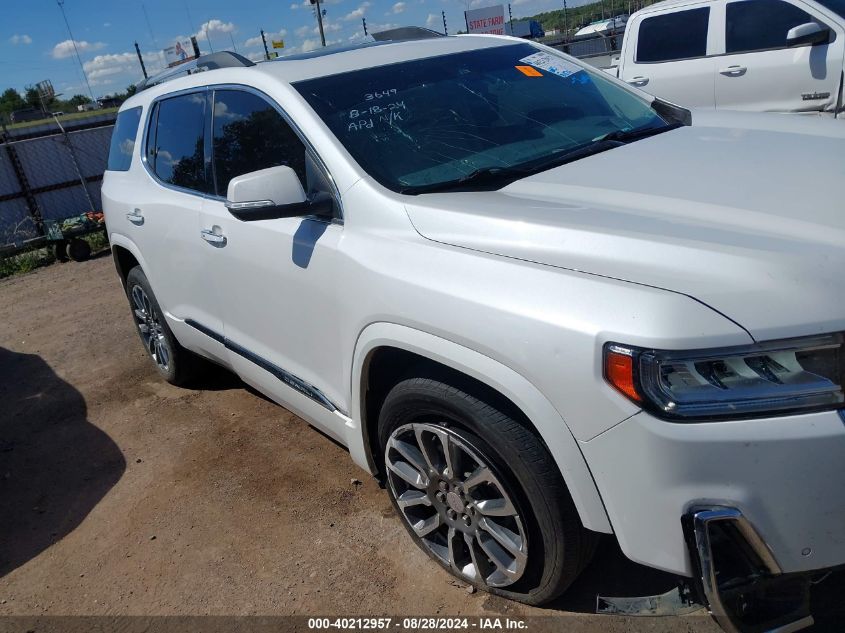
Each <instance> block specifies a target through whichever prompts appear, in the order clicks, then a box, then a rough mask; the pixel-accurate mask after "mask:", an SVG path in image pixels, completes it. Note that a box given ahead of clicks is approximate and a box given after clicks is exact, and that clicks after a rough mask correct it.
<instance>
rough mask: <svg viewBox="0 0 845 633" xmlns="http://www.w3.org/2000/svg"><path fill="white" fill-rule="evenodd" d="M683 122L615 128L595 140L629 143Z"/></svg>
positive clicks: (660, 132)
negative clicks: (628, 128) (634, 127)
mask: <svg viewBox="0 0 845 633" xmlns="http://www.w3.org/2000/svg"><path fill="white" fill-rule="evenodd" d="M683 125H684V124H683V123H680V122H676V123H668V124H667V125H661V126H659V127H652V126H648V127H641V128H636V129H633V130H616V131H614V132H608V133H607V134H604V135H603V136H599V137H598V138H597V139H596V141H620V142H621V143H631V142H633V141H639V140H640V139H643V138H648V137H649V136H655V135H657V134H662V133H663V132H668V131H669V130H675V129H677V128H679V127H683Z"/></svg>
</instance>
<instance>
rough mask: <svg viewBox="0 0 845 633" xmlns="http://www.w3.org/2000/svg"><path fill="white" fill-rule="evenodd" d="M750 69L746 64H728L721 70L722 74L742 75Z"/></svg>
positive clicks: (730, 75) (728, 75)
mask: <svg viewBox="0 0 845 633" xmlns="http://www.w3.org/2000/svg"><path fill="white" fill-rule="evenodd" d="M747 70H748V69H747V68H746V67H745V66H728V67H727V68H722V69H721V70H720V71H719V74H720V75H725V76H726V77H742V75H744V74H745V72H746V71H747Z"/></svg>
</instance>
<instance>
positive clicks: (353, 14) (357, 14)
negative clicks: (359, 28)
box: [341, 1, 370, 22]
mask: <svg viewBox="0 0 845 633" xmlns="http://www.w3.org/2000/svg"><path fill="white" fill-rule="evenodd" d="M369 6H370V3H369V2H366V1H365V2H362V3H361V4H360V6H359V7H358V8H357V9H355V10H354V11H350V12H349V13H347V14H346V15H345V16H343V17H342V18H341V20H343V21H345V22H351V21H352V20H360V19H361V18H363V17H364V14H365V13H366V12H367V8H368V7H369Z"/></svg>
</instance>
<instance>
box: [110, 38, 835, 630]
mask: <svg viewBox="0 0 845 633" xmlns="http://www.w3.org/2000/svg"><path fill="white" fill-rule="evenodd" d="M405 35H406V36H407V32H405ZM196 66H197V67H198V68H197V67H189V68H190V69H191V70H199V69H206V72H197V73H193V74H190V75H189V76H186V77H178V78H172V77H171V78H170V79H169V80H168V77H166V76H165V77H161V78H158V79H156V80H154V81H151V82H149V83H150V84H152V85H148V86H143V88H144V89H143V90H141V91H140V92H139V93H138V94H137V95H135V96H134V97H133V98H131V99H129V100H128V101H127V102H126V103H125V104H124V105H123V107H122V109H121V112H120V114H119V116H118V121H117V125H116V128H115V132H114V137H113V141H112V150H111V155H110V157H109V169H108V171H107V172H106V174H105V177H104V182H103V189H102V192H103V200H104V207H105V210H106V217H107V222H108V229H109V236H110V239H111V243H112V247H113V251H114V258H115V262H116V265H117V270H118V272H119V274H120V277H121V279H122V280H123V283H124V285H125V287H126V292H127V295H128V297H129V300H130V304H131V306H132V314H133V316H134V318H135V323H136V324H137V326H138V331H139V334H140V336H141V339H142V340H143V343H144V345H145V347H146V348H147V350H148V351H149V353H150V355H151V357H152V358H153V360H154V361H155V364H156V367H157V368H158V370H159V372H160V373H161V375H162V376H163V377H164V378H165V379H166V380H168V381H170V382H173V383H175V384H183V383H185V382H187V381H189V380H191V379H196V378H197V376H198V374H199V373H200V371H201V363H199V362H198V360H199V359H200V358H203V359H210V360H212V361H214V362H215V363H218V364H220V365H223V366H225V367H228V368H229V369H231V370H232V371H234V372H235V373H237V374H238V375H239V376H240V377H241V378H242V379H243V380H244V381H245V382H246V383H248V384H250V385H252V386H254V387H255V388H256V389H258V390H260V391H261V392H263V393H265V394H267V395H268V396H269V397H271V398H273V399H274V400H276V401H277V402H279V403H280V404H282V405H284V406H285V407H287V408H289V409H290V410H292V411H294V412H296V413H297V414H298V415H300V416H302V417H303V418H304V419H305V420H307V421H308V422H310V423H311V424H313V425H314V426H315V427H317V428H319V429H320V430H322V431H323V432H325V433H327V434H328V435H330V436H331V437H333V438H335V439H336V440H338V441H339V442H341V443H343V444H344V445H346V446H348V448H349V451H350V454H351V457H352V459H353V460H355V462H356V463H357V464H359V465H360V466H361V467H363V468H365V469H366V470H368V471H369V472H371V473H373V474H375V475H377V476H378V477H380V478H382V480H383V481H384V482H385V484H386V487H387V489H388V491H389V495H390V498H391V499H392V501H393V504H394V506H395V508H396V511H397V514H398V515H399V517H401V520H402V521H403V523H404V524H405V526H406V527H407V529H408V531H409V533H410V535H411V538H412V540H413V541H414V542H415V543H416V544H417V545H419V546H420V547H422V548H423V549H424V550H425V551H426V552H427V553H428V554H429V555H430V556H431V557H432V558H433V559H434V560H436V561H437V562H439V563H440V564H441V565H443V566H444V567H445V568H446V569H448V570H450V571H451V572H452V573H453V574H455V575H456V576H458V577H460V578H461V579H463V580H464V581H466V582H469V583H472V584H474V585H476V586H478V587H480V588H483V589H486V590H488V591H492V592H494V593H497V594H500V595H503V596H507V597H510V598H515V599H517V600H521V601H524V602H528V603H533V604H538V603H543V602H546V601H548V600H550V599H552V598H554V597H555V596H557V595H559V594H560V593H561V592H563V591H564V590H565V589H566V588H567V587H568V586H569V585H570V583H572V581H573V580H574V579H575V577H576V576H577V575H578V573H579V572H580V571H581V570H582V569H583V568H584V566H585V565H586V564H587V562H588V561H589V559H590V556H591V554H592V551H593V549H594V545H595V543H596V539H597V535H598V534H601V533H604V534H613V535H614V537H615V538H616V539H617V540H618V542H619V545H620V546H621V548H622V550H623V551H624V553H625V554H626V555H627V556H628V557H629V558H631V559H632V560H634V561H637V562H639V563H642V564H644V565H649V566H651V567H655V568H658V569H661V570H665V571H668V572H672V573H674V574H677V575H678V576H680V577H683V578H686V579H687V584H688V587H689V588H690V591H691V592H692V593H688V594H685V595H686V597H687V598H690V599H698V600H700V601H702V602H704V603H705V604H707V605H708V606H709V608H710V609H711V610H712V612H713V613H714V614H716V615H717V617H718V618H719V620H720V622H721V623H722V624H723V626H725V627H727V628H731V627H742V626H744V625H745V624H744V623H746V621H747V619H748V618H751V617H753V618H757V620H760V619H761V618H763V619H765V618H769V619H770V620H777V619H779V621H790V622H793V621H797V622H798V624H796V625H795V626H800V625H802V624H806V623H807V622H809V621H810V620H809V619H808V617H809V616H808V613H807V604H806V597H807V590H808V588H809V586H810V583H811V581H814V580H816V579H817V578H818V577H820V576H821V575H822V574H823V570H826V569H827V568H831V567H834V566H837V565H842V564H843V563H845V535H843V525H845V494H843V487H842V482H843V481H845V424H843V422H845V418H843V415H842V408H843V406H844V405H843V402H845V396H843V386H842V384H843V373H845V372H844V370H845V365H843V363H845V348H843V334H842V333H843V332H845V276H843V274H842V271H843V270H845V215H843V213H842V205H843V201H845V178H843V175H845V172H843V167H842V160H841V158H842V154H843V151H844V150H845V129H843V128H842V126H841V125H839V124H837V123H835V122H831V121H824V120H808V119H788V118H783V117H779V116H777V115H751V114H737V113H734V114H721V113H713V112H710V113H697V112H694V113H690V112H689V111H687V110H683V109H681V108H678V107H676V106H673V105H670V104H667V103H665V102H662V101H660V100H652V99H651V98H646V97H645V96H643V94H642V93H640V92H638V91H634V90H632V89H630V88H629V87H628V86H627V85H625V84H624V83H623V82H621V81H619V80H617V79H615V78H612V77H609V76H607V75H606V74H605V73H602V72H601V71H598V70H594V69H591V68H589V67H584V66H582V65H580V64H579V63H578V62H577V61H575V60H574V59H572V58H569V57H565V56H562V55H560V54H559V53H557V52H556V51H554V50H552V49H549V48H545V47H543V46H540V45H536V44H532V43H528V42H525V41H523V40H519V39H514V38H504V37H493V36H461V37H442V36H441V37H428V38H421V39H416V40H403V41H400V40H394V41H382V42H373V43H368V44H365V45H361V46H358V47H355V48H350V49H340V50H330V49H326V50H322V51H318V52H314V53H309V54H304V55H298V56H292V57H288V58H286V59H282V60H279V61H272V62H266V63H260V64H257V65H254V64H252V63H251V62H249V61H247V60H245V59H243V58H239V57H237V56H235V55H233V54H228V53H218V54H216V55H214V56H212V57H210V58H204V59H200V61H199V62H198V64H196ZM280 458H281V457H280ZM338 555H339V556H340V555H342V552H338ZM790 583H791V584H790ZM696 591H697V593H696ZM773 594H777V595H779V596H780V600H779V601H778V600H771V599H770V597H771V595H773ZM784 594H785V595H788V596H792V598H793V599H791V600H784V599H783V595H784ZM743 603H744V604H746V605H747V604H753V605H755V606H754V607H753V608H745V610H741V609H737V608H735V605H738V604H743ZM749 613H750V615H749ZM761 614H762V615H761Z"/></svg>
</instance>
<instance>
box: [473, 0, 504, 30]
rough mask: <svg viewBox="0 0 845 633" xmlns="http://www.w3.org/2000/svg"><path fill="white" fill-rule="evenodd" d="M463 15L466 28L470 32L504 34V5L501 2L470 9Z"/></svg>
mask: <svg viewBox="0 0 845 633" xmlns="http://www.w3.org/2000/svg"><path fill="white" fill-rule="evenodd" d="M465 16H466V20H467V29H468V31H469V32H470V33H486V34H488V35H504V34H505V6H504V5H502V4H497V5H496V6H494V7H484V8H483V9H472V10H470V11H467V12H466V13H465Z"/></svg>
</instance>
